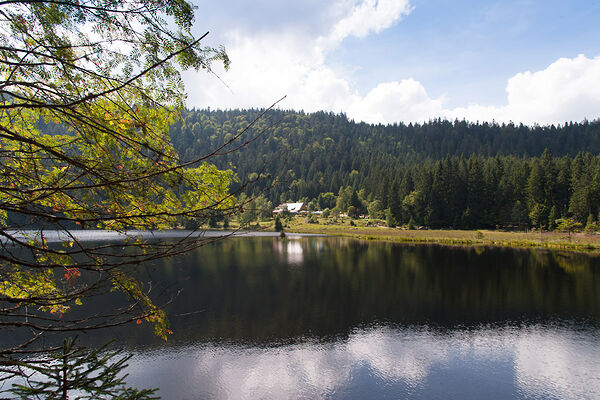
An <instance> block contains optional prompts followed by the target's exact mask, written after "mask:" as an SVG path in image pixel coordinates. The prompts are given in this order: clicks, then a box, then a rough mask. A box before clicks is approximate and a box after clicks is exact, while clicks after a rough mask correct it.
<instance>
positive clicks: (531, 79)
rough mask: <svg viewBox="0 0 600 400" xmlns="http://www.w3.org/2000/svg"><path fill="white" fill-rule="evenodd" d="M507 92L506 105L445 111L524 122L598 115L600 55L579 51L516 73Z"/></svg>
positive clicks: (473, 106)
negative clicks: (539, 66) (583, 53)
mask: <svg viewBox="0 0 600 400" xmlns="http://www.w3.org/2000/svg"><path fill="white" fill-rule="evenodd" d="M506 93H507V104H506V105H503V106H498V107H483V106H479V105H470V106H468V107H463V108H455V109H452V110H446V111H445V112H444V114H445V115H446V116H449V117H455V118H465V119H468V120H471V121H474V120H487V121H490V120H492V119H495V120H496V121H505V122H507V121H514V122H523V123H526V124H533V123H540V124H556V123H564V122H567V121H581V120H583V119H586V118H587V119H594V118H598V116H599V111H598V110H600V56H598V57H595V58H587V57H585V56H584V55H582V54H580V55H579V56H577V57H575V58H572V59H569V58H561V59H559V60H557V61H555V62H554V63H552V64H550V65H549V66H548V67H547V68H546V69H544V70H541V71H536V72H530V71H527V72H523V73H518V74H516V75H515V76H513V77H512V78H510V79H509V80H508V83H507V86H506Z"/></svg>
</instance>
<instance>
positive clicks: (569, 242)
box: [261, 217, 600, 254]
mask: <svg viewBox="0 0 600 400" xmlns="http://www.w3.org/2000/svg"><path fill="white" fill-rule="evenodd" d="M305 220H306V218H302V217H295V218H293V219H292V220H291V221H289V222H287V223H286V224H285V230H286V231H288V232H297V233H320V234H325V235H330V236H343V237H351V238H355V239H359V240H378V241H386V242H396V243H415V244H419V243H420V244H441V245H448V246H500V247H536V248H548V249H561V250H570V251H579V252H586V253H589V252H592V253H598V254H600V235H598V234H588V233H573V234H571V235H570V236H569V234H568V233H564V232H539V231H527V232H512V231H497V230H434V229H425V230H407V229H400V228H388V227H383V226H367V225H368V224H369V223H371V224H372V223H373V222H372V221H368V220H354V221H353V223H354V224H355V226H352V225H351V224H350V220H349V219H346V220H341V221H340V220H338V221H337V222H336V223H331V221H330V220H325V219H319V220H318V223H307V222H306V221H305ZM261 226H262V227H263V229H272V226H273V223H270V222H263V223H262V225H261Z"/></svg>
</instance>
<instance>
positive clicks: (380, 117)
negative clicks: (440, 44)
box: [348, 78, 442, 123]
mask: <svg viewBox="0 0 600 400" xmlns="http://www.w3.org/2000/svg"><path fill="white" fill-rule="evenodd" d="M353 100H354V101H353V102H352V103H351V104H350V107H349V109H348V115H349V116H350V117H352V118H354V119H356V120H360V121H365V122H372V123H378V122H384V123H386V122H397V121H426V120H428V119H429V118H432V116H435V115H440V114H441V113H442V99H432V98H430V97H429V96H428V95H427V92H426V91H425V88H424V87H423V85H421V84H420V83H419V82H417V81H415V80H414V79H412V78H409V79H405V80H403V81H401V82H387V83H380V84H379V85H377V87H375V88H374V89H373V90H371V91H370V92H369V93H368V94H367V95H366V96H365V97H363V98H355V99H353Z"/></svg>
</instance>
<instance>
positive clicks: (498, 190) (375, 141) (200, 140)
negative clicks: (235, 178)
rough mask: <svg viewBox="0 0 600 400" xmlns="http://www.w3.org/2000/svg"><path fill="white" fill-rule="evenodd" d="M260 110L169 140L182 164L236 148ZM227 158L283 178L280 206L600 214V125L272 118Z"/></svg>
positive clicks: (216, 114) (396, 217)
mask: <svg viewBox="0 0 600 400" xmlns="http://www.w3.org/2000/svg"><path fill="white" fill-rule="evenodd" d="M259 113H260V111H259V110H249V111H241V110H231V111H208V110H202V111H194V110H191V111H189V110H188V111H185V112H184V113H183V118H182V120H181V121H179V122H177V123H176V124H174V125H173V126H172V127H171V132H170V133H171V137H172V140H173V143H174V145H175V147H176V148H177V150H178V151H179V153H180V155H181V156H182V158H183V159H184V160H191V159H195V158H198V157H200V156H203V155H206V154H209V153H210V152H211V151H212V150H213V149H215V148H216V147H218V146H219V145H221V144H223V143H226V142H227V141H229V140H231V139H233V138H234V137H235V135H236V134H237V133H238V132H240V131H241V130H243V129H244V128H245V127H246V126H247V125H248V124H249V123H250V122H251V121H253V120H254V119H255V118H256V116H257V115H258V114H259ZM272 125H273V126H272ZM271 126H272V127H271ZM254 139H256V140H254ZM246 141H250V142H249V143H247V144H245V145H244V147H243V149H242V150H240V151H233V152H228V150H229V149H234V148H235V146H236V145H239V144H244V143H245V142H246ZM221 152H222V153H225V154H224V155H223V156H221V157H220V158H219V159H217V160H216V161H217V163H218V166H220V167H229V166H235V169H236V172H237V173H238V175H239V177H240V182H245V181H246V180H248V179H250V180H254V179H256V178H258V177H259V174H263V175H265V176H266V175H267V174H269V173H270V174H273V175H276V176H278V177H279V178H280V179H281V180H282V183H280V184H278V185H276V186H275V187H273V188H271V189H270V190H269V191H267V192H265V195H266V196H267V200H268V201H270V202H271V203H273V204H276V203H280V202H285V201H298V200H304V201H306V202H307V203H309V204H311V208H313V209H325V208H335V207H337V209H338V210H341V211H348V209H349V207H353V208H352V209H350V211H351V212H352V213H353V214H354V213H356V214H363V215H364V214H371V215H372V216H377V217H381V218H386V219H388V221H389V222H390V223H394V224H402V223H409V222H412V223H414V224H415V225H425V226H430V227H450V226H452V227H457V228H459V227H460V228H477V227H496V226H503V227H506V226H514V227H516V226H519V225H520V226H524V225H530V226H544V227H546V228H548V227H552V225H553V223H554V221H555V220H556V219H558V218H560V217H563V216H573V217H574V218H576V219H577V220H579V221H581V222H583V223H585V222H587V220H588V219H589V218H590V215H592V217H591V218H593V219H596V218H597V215H598V208H599V206H600V187H599V185H598V182H599V180H600V179H599V178H600V169H599V168H600V159H599V157H598V156H596V154H599V153H600V122H599V121H593V122H587V121H584V122H581V123H567V124H565V125H561V126H544V127H541V126H534V127H528V126H524V125H515V124H489V123H468V122H465V121H454V122H450V121H445V120H435V121H431V122H429V123H425V124H408V125H404V124H395V125H387V126H384V125H372V124H365V123H354V122H352V121H350V120H348V119H347V118H346V117H345V116H344V115H336V114H332V113H325V112H317V113H312V114H305V113H301V112H288V111H280V110H273V111H269V112H268V113H267V114H266V115H265V116H264V117H263V118H261V119H260V120H259V121H258V122H257V124H256V125H255V126H254V127H253V128H252V129H250V130H249V131H248V132H246V133H245V134H244V135H243V136H242V137H241V138H240V139H239V140H238V141H236V142H233V143H232V144H230V145H229V146H228V147H226V148H225V149H223V150H222V151H221ZM270 182H271V180H270V179H265V180H259V181H258V182H256V183H255V184H253V185H251V186H249V188H250V189H247V190H246V192H247V194H248V195H257V194H259V193H261V192H262V190H264V189H265V188H266V187H267V186H268V185H269V184H270Z"/></svg>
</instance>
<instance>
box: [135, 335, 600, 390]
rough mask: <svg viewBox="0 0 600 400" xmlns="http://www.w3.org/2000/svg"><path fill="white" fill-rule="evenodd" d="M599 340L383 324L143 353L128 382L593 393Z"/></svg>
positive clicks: (187, 386) (178, 386)
mask: <svg viewBox="0 0 600 400" xmlns="http://www.w3.org/2000/svg"><path fill="white" fill-rule="evenodd" d="M593 342H594V340H593V339H590V336H586V337H583V338H580V337H578V336H577V334H575V333H573V332H571V331H552V330H550V331H547V332H546V331H544V332H541V333H540V332H537V333H532V331H530V330H519V329H500V330H494V329H483V330H479V331H458V332H456V331H454V332H452V333H450V334H441V333H432V332H430V331H427V330H424V329H422V330H418V329H409V328H407V329H401V330H397V329H391V328H378V329H370V330H365V331H358V332H356V333H354V334H351V335H350V336H349V337H348V338H347V339H346V340H343V341H342V340H338V341H337V342H335V343H320V344H319V343H311V342H308V343H302V344H294V345H288V346H280V347H271V348H269V347H242V346H234V345H230V346H226V345H201V346H198V347H194V346H189V347H185V348H179V349H178V350H177V353H176V354H171V355H164V354H161V353H158V352H156V353H148V354H142V355H139V356H137V357H136V358H134V359H132V360H131V367H130V368H129V370H128V372H129V373H130V382H131V383H134V384H138V385H139V386H141V387H150V386H160V387H161V391H160V394H161V395H162V396H163V398H168V399H195V398H207V397H208V398H217V399H220V398H231V399H254V398H262V399H279V398H323V397H330V396H333V397H340V394H342V397H344V393H346V394H347V393H352V390H355V389H356V388H357V386H356V385H357V384H358V385H359V386H360V385H363V384H364V385H366V386H369V385H375V386H374V387H377V386H381V385H387V386H388V387H389V388H394V387H395V389H390V390H392V392H391V393H392V394H394V395H395V397H407V396H410V397H416V398H429V397H432V396H433V397H436V396H437V397H439V396H442V397H441V398H443V397H444V393H445V394H446V395H451V394H456V395H457V396H459V397H461V398H477V397H480V395H485V394H486V393H487V394H492V395H493V394H494V393H496V394H499V393H501V394H504V395H508V396H509V397H527V398H531V397H534V398H547V397H553V398H555V397H558V398H590V396H591V397H596V396H598V395H600V382H599V381H598V378H597V377H595V375H596V372H597V370H598V364H599V360H600V350H599V349H594V351H591V352H590V348H594V343H593ZM166 350H167V351H172V352H174V351H175V350H174V349H169V348H167V349H166ZM357 371H358V376H361V377H362V378H360V379H363V381H360V382H358V383H357V381H356V376H357V375H356V373H357ZM365 373H366V374H367V375H365ZM361 374H362V375H361ZM440 374H441V375H440ZM514 374H516V379H515V375H514ZM365 376H366V378H365ZM365 379H366V381H365ZM461 382H463V383H461ZM394 385H396V386H394ZM477 385H479V386H478V387H476V388H475V389H476V390H475V391H474V387H475V386H477ZM353 388H354V389H353ZM394 390H395V391H394ZM469 390H470V392H469ZM386 393H387V394H388V395H389V394H390V393H388V392H386ZM461 393H462V394H463V395H461ZM469 393H471V394H473V393H475V394H476V395H475V396H473V395H470V396H469ZM382 394H383V392H382V393H379V395H382ZM373 396H375V397H377V396H378V393H373ZM586 396H587V397H586ZM492 397H493V396H492ZM504 397H506V396H504Z"/></svg>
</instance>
